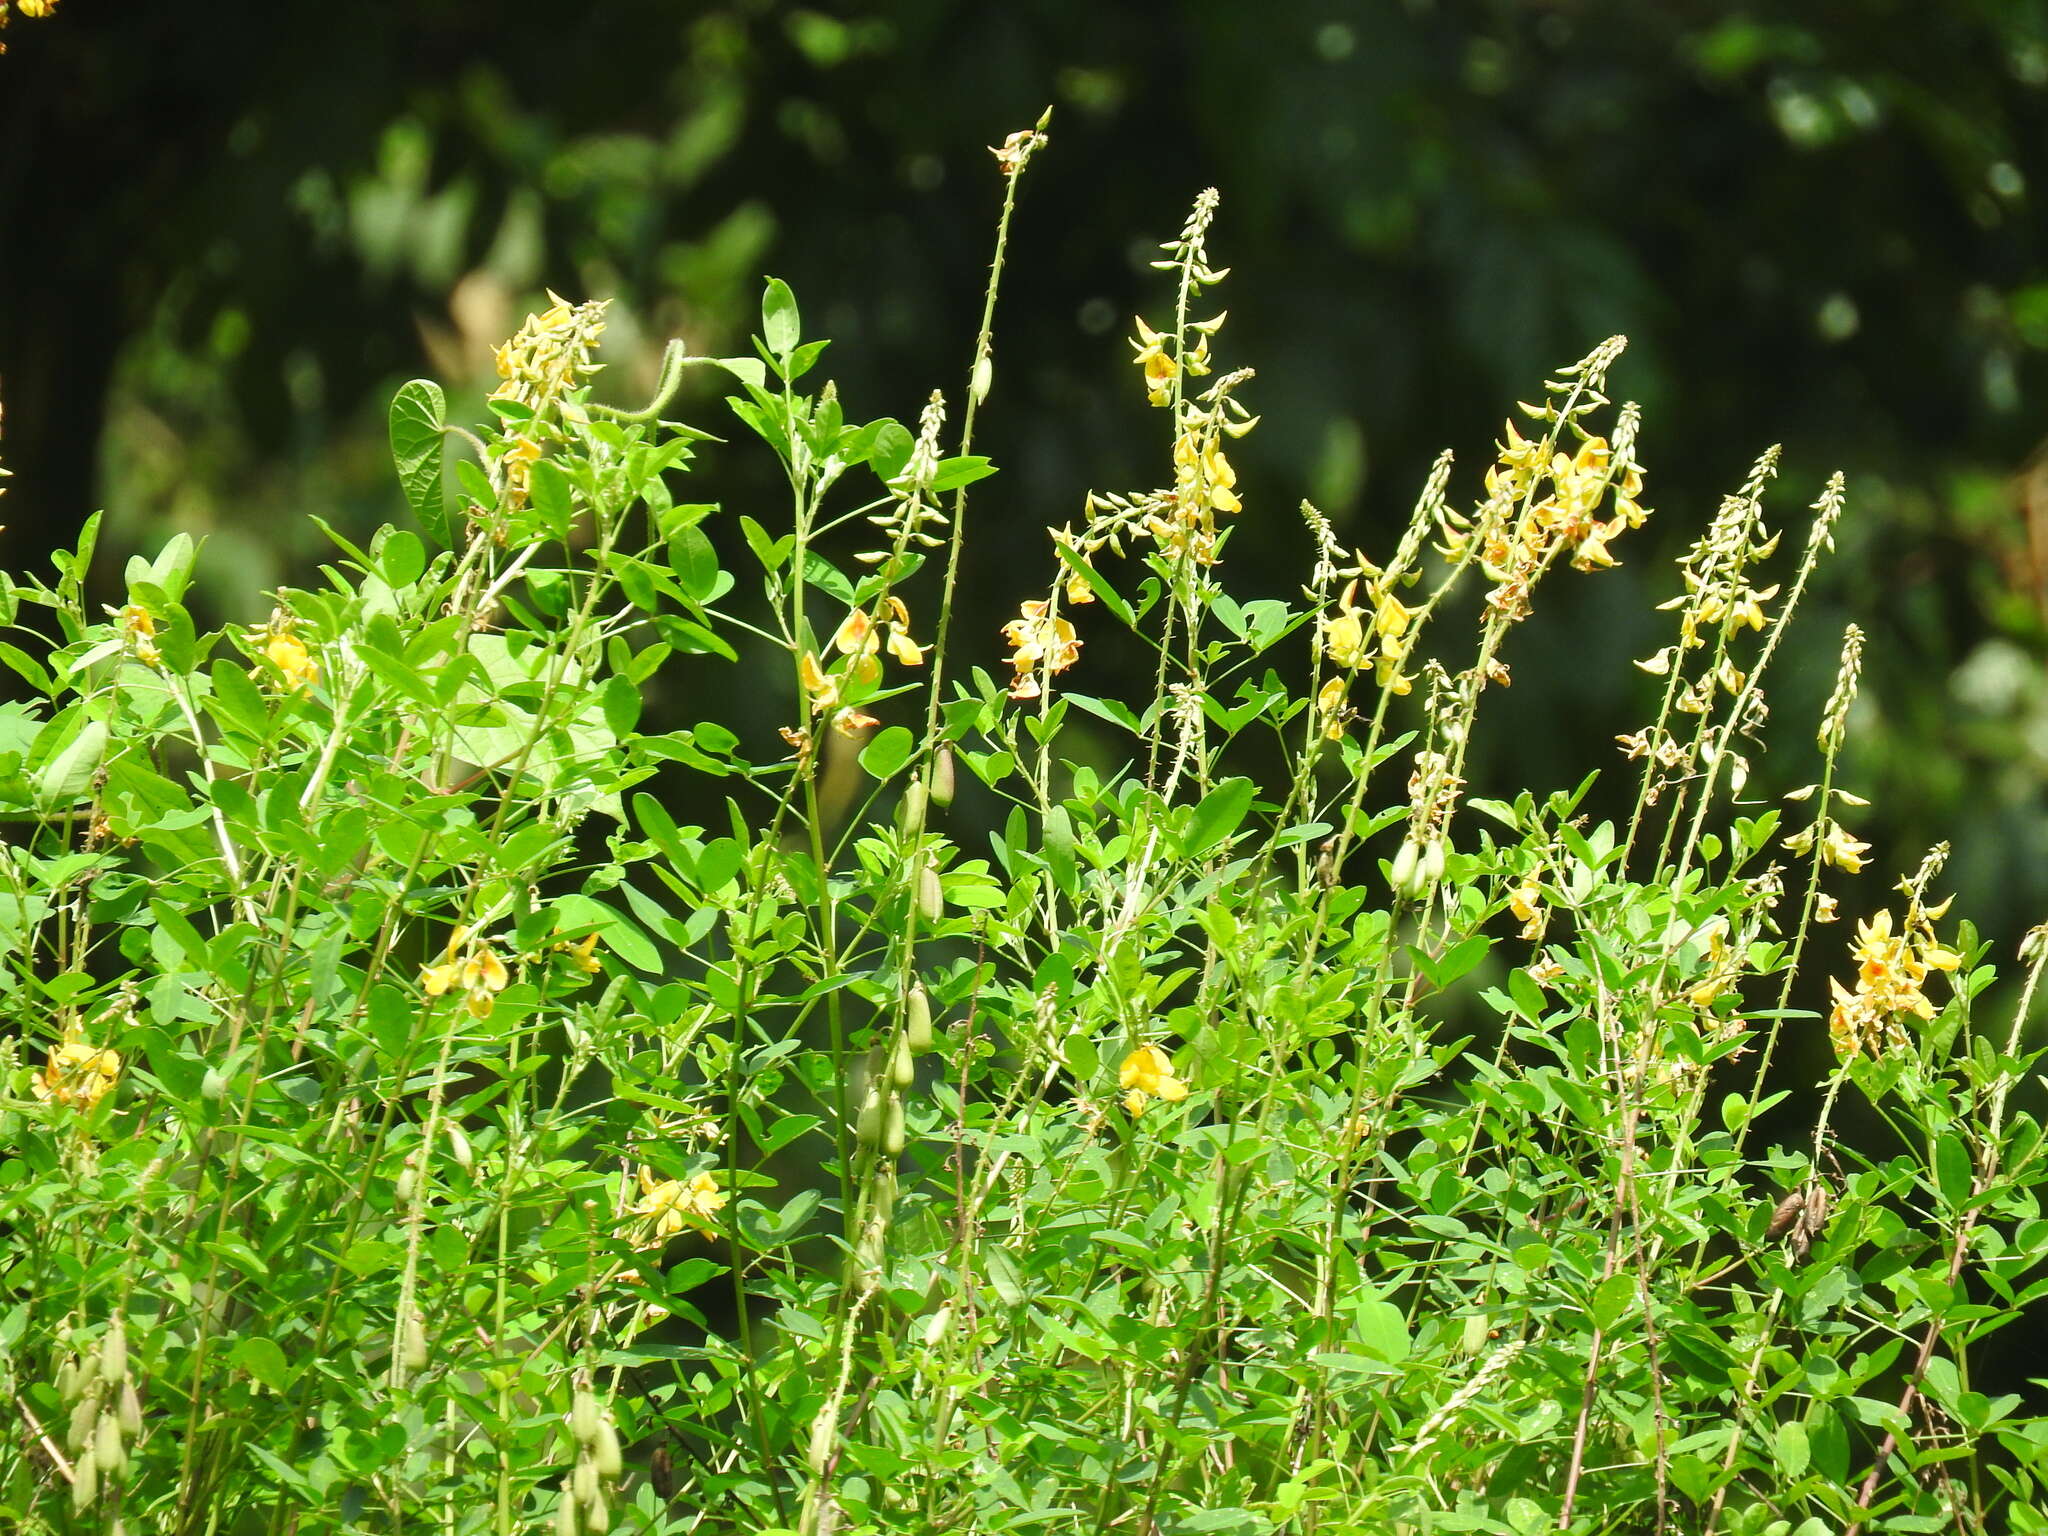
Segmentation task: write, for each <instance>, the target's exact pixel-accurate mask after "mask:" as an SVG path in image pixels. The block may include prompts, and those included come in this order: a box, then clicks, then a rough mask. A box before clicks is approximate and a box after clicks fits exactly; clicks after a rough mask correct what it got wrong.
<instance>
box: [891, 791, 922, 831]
mask: <svg viewBox="0 0 2048 1536" xmlns="http://www.w3.org/2000/svg"><path fill="white" fill-rule="evenodd" d="M926 799H927V796H926V794H925V788H924V780H922V779H912V780H911V781H910V788H908V789H906V790H904V791H903V800H902V803H901V804H899V805H898V806H897V807H896V825H897V826H899V827H901V828H902V829H903V830H904V831H906V832H915V831H917V830H918V828H920V827H922V826H923V825H924V808H925V801H926Z"/></svg>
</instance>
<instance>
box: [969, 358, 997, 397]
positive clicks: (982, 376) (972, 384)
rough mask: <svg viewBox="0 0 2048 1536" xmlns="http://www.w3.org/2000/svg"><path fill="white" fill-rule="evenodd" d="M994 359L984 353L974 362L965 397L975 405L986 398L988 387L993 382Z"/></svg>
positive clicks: (994, 375) (994, 372)
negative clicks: (972, 373)
mask: <svg viewBox="0 0 2048 1536" xmlns="http://www.w3.org/2000/svg"><path fill="white" fill-rule="evenodd" d="M995 378H996V365H995V359H994V358H992V357H990V356H989V355H988V354H987V353H986V352H984V353H982V354H981V356H979V357H977V358H976V359H975V360H974V377H973V379H972V380H971V381H969V383H968V385H967V397H968V399H970V400H972V401H973V402H974V403H975V404H976V405H979V404H981V402H982V401H984V400H986V399H987V398H988V387H989V385H991V384H993V383H994V382H995Z"/></svg>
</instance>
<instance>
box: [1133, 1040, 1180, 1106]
mask: <svg viewBox="0 0 2048 1536" xmlns="http://www.w3.org/2000/svg"><path fill="white" fill-rule="evenodd" d="M1116 1081H1117V1086H1118V1087H1119V1088H1123V1089H1126V1090H1128V1091H1127V1092H1126V1093H1125V1094H1124V1109H1125V1110H1126V1111H1128V1112H1129V1113H1131V1114H1133V1115H1142V1114H1143V1113H1144V1112H1145V1105H1146V1104H1147V1103H1148V1102H1149V1101H1150V1100H1152V1099H1164V1100H1165V1101H1166V1102H1167V1103H1169V1104H1178V1103H1179V1102H1180V1101H1181V1100H1182V1099H1184V1098H1186V1097H1187V1096H1188V1085H1187V1084H1186V1083H1184V1082H1182V1081H1181V1080H1180V1079H1179V1078H1177V1077H1175V1076H1174V1075H1173V1058H1172V1057H1171V1056H1169V1055H1167V1054H1166V1052H1165V1051H1163V1050H1161V1049H1160V1048H1159V1047H1158V1046H1156V1045H1141V1046H1139V1047H1138V1048H1137V1049H1136V1050H1135V1051H1133V1052H1131V1054H1130V1055H1128V1056H1126V1057H1125V1058H1124V1062H1123V1065H1122V1066H1121V1067H1119V1068H1118V1069H1117V1075H1116Z"/></svg>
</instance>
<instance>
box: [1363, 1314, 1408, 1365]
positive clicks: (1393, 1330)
mask: <svg viewBox="0 0 2048 1536" xmlns="http://www.w3.org/2000/svg"><path fill="white" fill-rule="evenodd" d="M1355 1310H1356V1317H1357V1328H1358V1347H1359V1348H1360V1349H1363V1350H1365V1351H1366V1352H1367V1353H1369V1354H1374V1355H1378V1356H1379V1357H1380V1358H1381V1359H1382V1360H1386V1361H1389V1362H1392V1363H1394V1364H1399V1363H1400V1362H1401V1361H1403V1360H1406V1359H1407V1358H1408V1351H1409V1350H1410V1349H1411V1348H1412V1347H1413V1346H1412V1343H1411V1341H1410V1339H1409V1337H1408V1319H1407V1317H1406V1316H1405V1315H1404V1314H1403V1313H1402V1311H1401V1309H1400V1308H1399V1307H1397V1306H1395V1305H1394V1304H1393V1303H1392V1302H1391V1301H1363V1302H1359V1303H1357V1305H1356V1309H1355Z"/></svg>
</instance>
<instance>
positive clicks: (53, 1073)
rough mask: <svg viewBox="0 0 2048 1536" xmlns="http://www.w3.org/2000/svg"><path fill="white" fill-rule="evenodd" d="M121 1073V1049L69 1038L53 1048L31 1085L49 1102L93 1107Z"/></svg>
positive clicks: (105, 1094)
mask: <svg viewBox="0 0 2048 1536" xmlns="http://www.w3.org/2000/svg"><path fill="white" fill-rule="evenodd" d="M120 1075H121V1053H120V1052H119V1051H115V1050H109V1049H107V1048H106V1047H104V1046H93V1045H87V1044H86V1043H85V1042H84V1041H83V1040H66V1041H64V1042H62V1043H61V1044H58V1045H54V1046H52V1047H50V1059H49V1061H48V1062H47V1063H46V1064H45V1065H44V1067H43V1070H42V1071H40V1072H38V1073H37V1074H36V1075H35V1076H34V1077H33V1078H32V1079H31V1080H30V1082H29V1088H30V1090H31V1091H32V1092H33V1093H34V1094H35V1096H36V1097H37V1098H39V1099H41V1100H42V1101H43V1102H44V1103H45V1104H49V1103H57V1104H69V1105H72V1106H74V1107H76V1108H78V1109H91V1108H92V1107H93V1106H94V1105H95V1104H97V1103H99V1101H100V1100H101V1099H103V1098H105V1097H106V1096H107V1093H108V1091H109V1090H110V1089H112V1088H113V1086H114V1083H115V1081H116V1080H117V1079H118V1078H119V1077H120Z"/></svg>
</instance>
